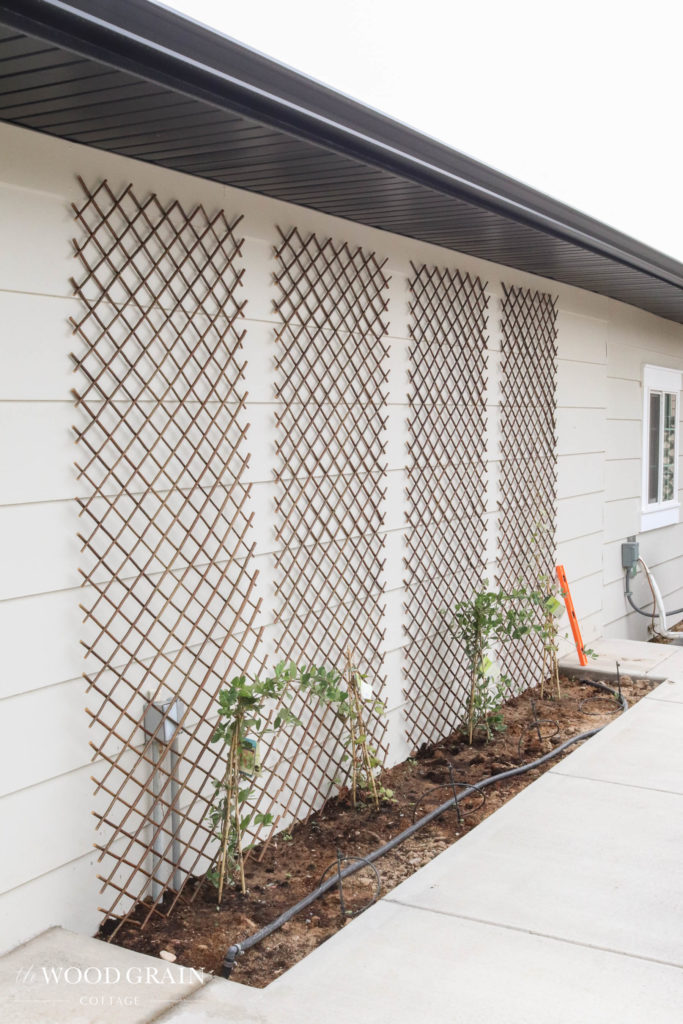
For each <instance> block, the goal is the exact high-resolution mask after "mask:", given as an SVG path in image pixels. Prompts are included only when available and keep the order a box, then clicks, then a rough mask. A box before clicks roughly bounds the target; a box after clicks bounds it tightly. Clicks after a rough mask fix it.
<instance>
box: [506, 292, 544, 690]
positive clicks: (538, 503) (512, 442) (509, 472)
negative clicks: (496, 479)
mask: <svg viewBox="0 0 683 1024" xmlns="http://www.w3.org/2000/svg"><path fill="white" fill-rule="evenodd" d="M501 327H502V332H503V333H502V353H501V356H502V358H501V446H500V456H501V462H500V500H499V521H498V582H499V584H500V585H501V586H503V587H505V588H507V589H513V588H515V587H516V586H518V585H520V584H521V585H523V586H526V587H528V588H530V589H535V588H536V587H537V586H538V581H539V578H540V577H547V578H548V579H550V580H554V573H555V534H556V520H557V433H556V406H557V396H556V391H557V299H556V298H554V297H553V296H551V295H548V294H546V293H544V292H536V291H530V290H527V289H525V288H514V287H507V286H506V285H505V284H504V285H503V306H502V320H501ZM502 659H503V667H504V671H505V674H506V675H508V676H509V677H510V679H511V680H512V686H513V692H519V691H520V690H523V689H525V688H526V687H527V686H531V685H534V684H535V683H536V682H538V681H540V672H541V666H542V663H543V647H542V642H541V641H540V639H538V638H537V639H536V641H534V639H533V638H529V639H527V640H525V641H524V642H519V643H516V644H515V643H513V644H509V645H507V646H506V648H505V651H504V652H503V653H502Z"/></svg>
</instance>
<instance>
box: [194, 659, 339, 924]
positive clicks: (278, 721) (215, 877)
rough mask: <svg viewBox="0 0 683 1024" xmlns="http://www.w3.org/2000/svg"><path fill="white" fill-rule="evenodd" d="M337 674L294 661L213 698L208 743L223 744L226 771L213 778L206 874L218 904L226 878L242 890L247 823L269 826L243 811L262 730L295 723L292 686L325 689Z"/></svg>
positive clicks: (242, 679)
mask: <svg viewBox="0 0 683 1024" xmlns="http://www.w3.org/2000/svg"><path fill="white" fill-rule="evenodd" d="M338 678H339V676H338V674H337V673H336V672H329V671H328V670H327V669H325V668H322V667H321V668H315V667H311V668H304V669H299V668H297V666H296V665H295V664H294V663H293V662H290V663H286V662H284V661H283V662H280V663H279V664H278V665H276V666H275V672H274V675H273V676H269V677H268V678H266V679H254V680H252V681H250V680H248V679H247V677H246V676H236V677H235V678H234V679H232V680H231V681H230V682H229V683H228V685H227V686H226V687H225V688H224V689H223V690H221V691H220V693H219V695H218V718H219V721H218V725H217V726H216V729H215V730H214V734H213V736H212V737H211V741H212V743H223V745H224V748H225V749H226V761H225V771H224V773H223V775H222V777H221V778H219V779H214V780H213V785H214V789H215V797H214V802H213V804H212V805H211V807H210V809H209V819H210V821H211V823H212V825H213V828H214V830H215V832H216V833H217V835H218V836H219V838H220V844H221V845H220V852H219V858H218V868H217V870H216V869H214V870H213V871H212V872H210V873H209V877H210V879H211V880H212V881H213V882H214V883H215V884H216V887H217V889H218V902H219V904H220V901H221V899H222V898H223V888H224V885H225V881H226V878H227V879H228V880H229V881H230V882H231V883H234V882H235V881H236V879H237V878H238V877H239V880H240V885H241V889H242V892H246V882H245V876H244V857H245V853H246V851H247V850H248V849H249V846H245V844H244V833H245V831H246V830H247V829H248V828H249V826H250V825H251V824H254V825H269V824H270V823H271V822H272V820H273V816H272V814H270V813H266V814H262V813H257V812H254V811H247V810H246V808H245V804H246V803H247V802H248V800H249V798H250V797H251V795H252V794H253V792H254V789H255V786H254V785H253V782H252V780H253V779H254V777H255V775H256V773H257V771H258V770H259V765H258V763H257V761H258V757H257V751H258V743H259V739H260V738H261V737H262V736H263V735H264V734H265V733H266V731H276V730H279V729H282V728H284V727H285V726H295V725H300V724H301V723H300V721H299V719H298V718H297V716H296V715H295V714H294V713H293V711H292V710H291V707H290V706H289V703H288V701H289V700H290V697H291V695H292V691H293V689H294V688H295V687H297V688H299V687H300V688H304V689H305V688H310V689H316V688H322V689H324V688H326V687H328V688H329V687H330V686H332V685H333V684H334V682H335V680H338ZM272 701H277V702H278V709H277V714H276V715H275V718H274V720H273V724H272V726H270V727H268V725H267V705H268V703H269V702H272Z"/></svg>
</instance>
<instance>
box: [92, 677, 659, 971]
mask: <svg viewBox="0 0 683 1024" xmlns="http://www.w3.org/2000/svg"><path fill="white" fill-rule="evenodd" d="M654 685H656V684H654V683H652V681H651V680H646V679H639V680H634V679H631V678H629V677H628V676H625V677H622V688H623V693H624V696H625V697H626V699H627V701H628V703H629V704H633V703H635V702H636V701H638V700H640V698H641V697H643V696H645V694H646V693H648V692H649V691H650V690H651V689H652V688H653V686H654ZM534 709H535V715H534ZM617 714H618V708H617V707H616V705H615V703H614V702H613V701H612V700H611V699H610V698H608V697H596V691H595V690H593V689H592V688H590V687H588V686H586V685H585V684H580V683H578V682H573V681H569V680H566V679H565V680H563V681H562V698H561V699H559V700H558V699H552V700H551V699H548V698H547V697H545V698H544V699H543V700H542V699H541V697H540V692H539V688H533V689H530V690H527V691H526V692H525V693H524V694H522V695H521V696H519V697H515V698H514V699H513V700H511V701H510V702H509V703H508V704H507V705H506V706H505V722H506V726H507V728H506V730H505V732H503V733H500V734H498V735H497V736H496V737H495V738H494V739H493V740H492V741H491V742H489V743H484V742H483V740H479V741H478V742H475V744H474V745H473V746H472V747H470V746H468V745H467V744H466V743H464V742H463V739H462V737H461V736H460V735H459V734H455V735H453V736H451V737H449V738H448V739H446V740H443V741H441V742H440V743H438V744H436V745H435V746H432V747H429V748H424V749H422V750H420V751H418V752H417V753H416V755H415V757H413V758H410V759H409V760H407V761H404V762H403V763H402V764H399V765H396V766H395V767H394V768H391V769H390V770H388V771H386V772H384V773H383V776H382V781H383V784H384V785H385V786H386V787H387V788H388V789H391V790H393V792H394V796H395V802H394V803H391V804H386V805H384V806H383V807H382V808H381V809H380V810H379V811H375V810H374V809H370V808H366V807H363V808H360V809H356V810H354V809H353V808H352V807H351V806H350V804H349V802H348V800H347V799H345V797H344V795H342V796H340V797H337V798H335V799H334V800H331V801H329V803H328V804H327V805H326V806H325V807H324V809H323V810H322V811H320V812H319V813H317V814H316V815H314V816H312V817H311V818H309V820H308V821H307V822H305V823H303V824H298V825H295V826H293V827H292V828H291V831H289V832H282V833H280V834H279V835H278V836H277V837H275V838H274V839H273V840H272V841H271V843H270V844H269V845H268V847H267V848H266V849H265V851H262V850H259V849H258V848H257V849H255V850H254V851H253V853H252V856H251V857H250V859H249V861H248V864H247V883H248V886H249V891H248V893H247V894H246V895H244V896H243V895H242V894H241V893H239V892H238V891H235V890H229V891H228V892H227V893H226V894H225V895H224V898H223V903H222V905H221V907H220V909H217V907H216V893H215V890H214V889H212V887H211V886H210V885H209V884H208V883H207V882H206V881H203V882H200V880H199V879H195V880H193V881H192V882H191V883H190V884H189V885H188V886H187V887H186V889H185V891H184V893H183V896H182V898H181V900H180V901H179V903H178V904H177V906H176V907H175V909H174V911H173V913H172V914H171V916H170V918H168V919H166V918H156V917H155V918H152V919H151V920H150V922H149V923H148V924H147V926H146V927H145V928H144V929H143V930H142V931H141V930H140V928H139V926H137V925H136V924H135V917H134V918H133V920H131V921H130V922H128V923H126V924H125V925H124V926H123V927H122V928H121V929H119V931H118V932H117V933H116V936H115V938H114V940H113V941H115V942H116V943H117V944H119V945H121V946H126V947H127V948H129V949H134V950H138V951H139V952H142V953H148V954H151V955H153V956H159V954H160V953H161V952H162V951H167V952H170V953H172V954H173V955H174V956H175V958H176V962H177V963H179V964H183V965H185V966H188V967H196V968H202V969H203V970H205V971H207V972H213V973H216V974H218V973H219V972H220V967H221V962H222V960H223V957H224V955H225V952H226V950H227V948H228V947H229V946H230V945H231V944H232V943H235V942H241V941H243V940H244V939H245V938H247V936H249V935H251V934H253V933H254V932H256V931H258V930H259V929H260V928H262V927H263V926H264V925H266V924H268V923H269V922H271V921H272V920H274V918H276V917H277V916H278V915H279V914H281V913H282V912H283V911H285V910H287V909H288V908H289V907H290V906H291V905H292V904H293V903H296V902H297V901H298V900H299V899H301V898H302V897H304V896H306V895H307V894H308V893H309V892H311V890H312V889H314V888H315V887H316V886H318V885H319V883H320V881H321V878H322V876H323V875H324V873H325V872H326V871H328V873H329V872H330V871H334V872H336V870H337V851H340V852H341V854H342V855H343V856H345V857H362V856H364V855H367V854H368V853H369V852H371V851H372V850H374V849H376V848H377V847H378V846H381V845H382V844H383V843H385V842H387V841H388V840H389V839H390V838H392V837H393V836H395V835H397V834H398V833H399V832H402V831H403V830H404V829H405V828H406V827H407V826H408V825H409V824H411V823H412V821H413V817H414V816H415V817H417V818H419V817H421V816H422V815H423V814H426V813H427V811H429V810H432V809H433V808H435V807H437V806H438V805H440V804H442V803H444V802H445V801H446V800H447V799H448V797H449V796H450V795H451V794H452V789H450V788H449V787H450V786H451V782H450V778H451V772H452V775H453V777H454V778H455V779H456V780H457V781H458V782H465V783H470V784H471V783H475V782H477V781H480V780H482V779H484V778H487V777H488V776H490V775H494V774H496V773H498V772H503V771H506V770H507V769H510V768H513V767H516V766H518V765H521V764H525V763H526V762H528V761H532V760H534V759H535V758H537V757H539V756H540V755H541V754H543V753H546V752H547V751H548V750H550V749H551V748H552V747H555V746H557V745H558V744H560V743H561V742H562V741H563V740H566V739H568V738H570V737H571V736H575V735H577V734H578V733H581V732H586V731H587V730H589V729H593V728H596V727H598V726H600V725H603V724H605V723H607V722H609V721H610V720H611V719H613V718H614V717H615V716H616V715H617ZM537 723H538V724H537ZM539 733H540V735H539ZM571 749H574V748H570V751H569V752H571ZM562 756H564V755H562ZM558 760H559V758H558ZM554 763H556V762H555V760H553V761H551V762H549V763H548V764H547V765H544V766H543V768H537V769H534V770H532V771H530V772H527V773H526V774H525V775H522V776H519V777H517V778H513V779H508V780H505V781H503V782H500V783H496V784H495V785H493V786H491V787H490V788H488V789H487V790H486V791H485V798H484V792H482V793H480V794H476V795H474V796H472V797H468V798H467V799H466V800H464V801H463V803H462V807H461V813H460V815H458V814H457V813H456V811H455V809H451V810H449V811H447V812H445V813H444V814H443V815H441V816H440V817H439V818H437V819H436V820H435V821H433V822H431V823H430V824H428V825H426V826H425V827H424V828H423V829H422V830H420V831H419V832H418V833H416V834H415V835H414V836H412V837H411V838H409V839H408V840H406V841H405V842H404V843H403V844H401V845H400V846H398V847H397V848H396V849H395V850H393V851H392V852H390V853H389V854H387V855H386V856H384V857H382V858H381V859H380V860H378V861H377V863H376V867H377V869H378V871H379V874H380V880H381V895H385V894H386V893H388V892H390V891H391V889H393V888H394V887H395V886H396V885H398V884H399V882H402V881H403V880H404V879H406V878H408V877H409V876H410V875H412V874H413V873H414V872H415V871H417V870H418V868H420V867H422V866H423V865H424V864H426V863H428V861H430V860H432V858H433V857H435V856H436V855H437V854H439V853H441V851H442V850H444V849H445V848H446V847H447V846H450V845H451V844H452V843H454V842H457V840H458V839H460V838H461V837H462V836H463V835H465V834H466V833H467V832H469V831H470V830H471V829H472V828H475V827H476V826H477V825H478V824H479V823H480V822H481V821H483V820H484V818H486V817H488V815H489V814H492V813H493V811H495V810H496V809H497V808H498V807H500V806H502V804H504V803H505V802H506V801H507V800H509V799H510V798H511V797H512V796H514V795H515V794H516V793H518V792H520V790H522V789H524V788H525V786H527V785H529V783H530V782H533V781H534V779H536V778H538V777H539V775H541V774H542V772H543V771H544V770H547V768H550V767H551V766H552V765H553V764H554ZM437 787H438V788H437ZM376 887H377V879H376V876H375V875H374V873H373V872H372V871H371V870H370V869H369V868H363V869H362V870H361V871H360V872H359V873H358V874H356V875H354V876H353V877H352V878H349V879H347V880H346V881H345V883H344V900H345V909H346V912H347V913H346V915H343V914H342V911H341V906H340V900H339V894H338V892H337V891H336V890H335V891H333V892H330V893H328V894H327V895H326V896H324V897H323V898H321V899H319V900H318V901H317V902H315V903H314V904H313V905H312V906H311V907H309V908H308V909H307V910H306V911H304V912H303V913H301V914H300V915H299V916H298V917H296V918H294V919H293V920H292V921H290V922H288V923H287V924H285V925H284V926H283V927H282V928H281V929H280V930H279V931H278V932H276V933H274V934H273V935H272V936H270V937H269V938H268V939H266V940H264V941H263V942H261V943H260V944H258V945H257V946H255V947H254V948H253V949H251V950H249V951H248V952H247V953H245V954H244V955H243V956H242V957H240V958H239V959H238V961H237V966H236V968H235V970H234V971H233V974H232V978H233V980H235V981H238V982H241V983H242V984H246V985H253V986H257V987H263V986H265V985H267V984H268V983H269V982H271V981H273V980H274V979H275V978H276V977H278V976H279V975H280V974H282V972H283V971H285V970H287V968H289V967H291V966H292V965H293V964H295V963H296V962H297V961H298V960H301V959H302V958H303V957H304V956H306V955H307V954H308V953H310V952H311V951H312V950H313V949H315V948H316V947H317V946H319V945H320V944H321V943H322V942H324V941H325V939H327V938H329V937H330V936H331V935H333V934H334V933H335V932H336V931H338V930H339V929H340V928H342V927H344V925H345V924H346V923H347V922H348V920H349V919H350V914H352V913H354V912H356V911H359V910H361V909H362V908H363V907H364V906H365V905H366V904H367V903H368V901H371V900H372V898H373V896H374V895H375V890H376ZM138 913H139V918H140V920H142V918H143V916H146V909H145V908H140V910H139V912H138ZM109 933H111V927H109V928H108V927H107V925H106V924H105V926H103V929H102V931H101V937H103V938H106V937H107V935H108V934H109Z"/></svg>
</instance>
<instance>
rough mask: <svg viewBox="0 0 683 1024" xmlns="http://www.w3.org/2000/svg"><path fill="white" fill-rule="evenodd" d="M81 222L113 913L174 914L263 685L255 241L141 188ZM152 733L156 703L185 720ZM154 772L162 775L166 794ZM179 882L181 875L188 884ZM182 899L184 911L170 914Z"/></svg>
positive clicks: (89, 492) (92, 644)
mask: <svg viewBox="0 0 683 1024" xmlns="http://www.w3.org/2000/svg"><path fill="white" fill-rule="evenodd" d="M81 186H82V188H83V192H84V194H85V196H84V200H83V201H82V203H81V204H80V205H78V206H77V205H74V207H73V209H74V215H75V218H76V220H77V222H78V225H79V228H80V230H81V237H80V239H76V240H74V249H75V255H76V258H77V259H78V261H79V263H80V267H81V273H80V276H79V278H78V280H73V282H72V283H73V286H74V291H75V294H76V296H77V297H78V298H79V300H80V303H81V307H82V312H81V313H80V314H79V316H78V317H77V318H76V319H74V320H72V326H73V330H74V333H75V334H76V335H77V336H78V337H79V339H80V340H81V341H82V343H83V351H82V352H81V353H80V354H78V355H75V356H74V357H73V358H74V362H75V365H76V369H77V371H78V373H79V377H80V385H79V389H78V392H77V393H76V392H74V394H75V397H76V402H77V408H78V410H79V412H80V414H81V425H80V426H79V427H78V428H77V429H76V436H77V441H78V449H79V463H78V470H79V476H80V478H81V480H82V481H83V483H84V485H85V492H86V493H85V496H84V497H83V498H81V499H80V505H81V516H82V520H83V524H84V525H83V527H82V530H81V533H80V534H79V537H80V540H81V541H82V545H83V548H82V550H83V556H84V564H83V567H82V569H81V572H82V576H83V583H84V587H85V591H84V593H85V597H84V603H83V610H84V613H85V622H86V629H87V635H86V639H85V641H84V645H85V649H86V655H87V658H88V662H87V664H88V665H89V666H90V667H89V669H88V671H87V673H86V676H85V678H86V680H87V683H88V690H89V693H90V704H91V706H90V709H89V714H90V715H91V718H92V722H91V724H92V726H93V728H94V733H95V738H94V740H93V742H92V745H93V747H94V750H95V754H94V757H95V758H96V772H97V774H96V778H95V780H94V781H95V782H96V794H97V808H96V812H95V813H96V816H97V820H98V825H99V837H98V838H99V842H98V848H99V850H100V862H101V864H102V867H101V874H100V878H101V880H102V883H103V886H102V891H103V892H105V893H106V896H105V902H104V904H103V906H102V908H101V909H102V911H103V913H104V914H105V915H107V916H109V917H113V918H119V919H120V920H124V919H125V918H126V917H127V915H128V914H129V913H130V911H131V909H132V908H133V906H134V905H135V903H136V901H138V900H144V901H145V904H146V905H147V906H148V913H147V917H149V915H151V914H152V913H155V912H156V913H168V912H169V911H170V909H171V908H172V907H173V906H174V904H175V902H176V900H177V899H178V895H179V893H180V891H181V890H182V888H183V885H184V884H185V881H186V880H187V878H188V876H189V875H191V874H192V873H193V872H195V871H197V870H202V869H203V868H206V866H207V864H208V862H209V860H210V859H211V857H212V856H213V848H212V847H210V845H209V844H210V840H211V833H210V830H209V826H208V823H207V820H206V811H207V801H208V800H210V798H211V795H212V787H211V785H210V782H209V780H210V777H211V776H212V774H214V766H215V764H216V760H217V756H218V754H217V751H216V748H215V747H210V746H209V740H210V737H211V733H212V726H211V720H212V718H213V716H214V701H215V697H216V693H217V691H218V690H219V689H220V687H221V684H222V682H223V680H224V679H225V678H226V677H230V676H231V675H234V674H238V673H239V672H247V671H249V670H252V671H258V670H259V669H260V668H261V666H260V664H257V661H256V651H257V649H258V644H259V639H260V634H259V629H258V628H257V624H256V618H257V615H258V611H259V606H258V601H257V600H256V598H255V592H254V586H255V579H256V573H254V572H253V571H252V570H251V567H250V557H251V554H252V547H251V544H250V540H249V533H250V525H251V516H250V514H249V512H248V510H247V506H248V498H249V487H248V486H247V484H246V483H245V480H244V475H245V471H246V468H247V462H248V456H247V455H246V453H245V450H244V448H245V435H246V424H245V422H244V394H243V392H242V383H241V382H242V378H243V362H242V361H241V359H240V348H241V339H242V333H240V331H239V330H238V329H237V324H236V321H237V319H238V317H239V316H240V315H241V314H242V312H243V306H244V303H240V301H239V299H238V289H239V287H240V285H241V277H242V273H243V271H242V269H241V248H242V241H241V239H240V238H239V237H238V235H237V234H236V228H237V224H238V221H234V222H232V223H230V222H229V221H228V220H227V219H226V217H225V214H224V213H223V212H222V211H219V212H217V213H215V214H213V215H209V214H207V212H206V211H205V210H204V209H203V207H201V206H196V207H194V208H193V209H191V210H189V211H188V210H185V209H183V207H182V206H181V205H180V203H178V202H169V203H162V202H161V201H160V200H159V199H158V198H157V197H156V196H155V195H149V196H147V197H146V198H145V199H139V198H138V197H137V196H136V194H135V192H134V190H133V187H132V186H130V185H129V186H128V187H127V188H124V189H123V190H122V191H114V190H113V189H112V188H111V187H110V186H109V185H108V184H107V182H106V181H105V182H102V183H101V184H99V185H97V186H96V187H95V188H92V189H91V188H89V187H88V186H87V185H86V184H85V183H84V182H82V181H81ZM174 698H179V700H180V701H181V703H180V704H177V703H176V704H175V705H174V704H173V703H171V704H170V705H169V706H168V707H167V708H166V710H164V708H162V709H161V713H160V715H159V717H158V718H157V720H156V722H154V723H153V724H152V725H151V726H148V728H147V730H145V729H143V727H142V723H143V717H144V715H145V710H146V709H147V708H148V707H149V703H150V701H154V702H162V701H169V700H170V701H173V699H174ZM155 765H157V766H158V767H159V771H158V772H157V774H156V775H154V768H155ZM174 868H176V870H175V874H174ZM165 897H166V898H165Z"/></svg>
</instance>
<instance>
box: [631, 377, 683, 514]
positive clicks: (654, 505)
mask: <svg viewBox="0 0 683 1024" xmlns="http://www.w3.org/2000/svg"><path fill="white" fill-rule="evenodd" d="M681 376H682V374H681V371H680V370H669V369H666V368H665V367H663V366H645V367H644V369H643V505H642V515H641V521H640V528H641V530H654V529H656V528H657V527H658V526H670V525H671V523H677V522H678V521H679V518H680V503H679V501H678V423H679V406H680V401H681Z"/></svg>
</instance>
